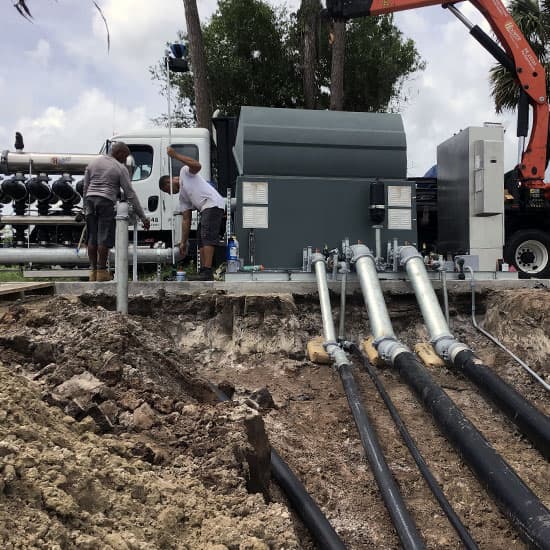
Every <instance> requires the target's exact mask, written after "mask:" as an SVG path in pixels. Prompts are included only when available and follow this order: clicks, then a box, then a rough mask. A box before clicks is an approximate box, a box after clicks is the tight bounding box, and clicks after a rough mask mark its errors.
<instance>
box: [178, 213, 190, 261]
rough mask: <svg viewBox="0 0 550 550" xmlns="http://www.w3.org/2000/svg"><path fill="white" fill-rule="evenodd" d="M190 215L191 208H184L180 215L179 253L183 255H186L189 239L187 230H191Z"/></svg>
mask: <svg viewBox="0 0 550 550" xmlns="http://www.w3.org/2000/svg"><path fill="white" fill-rule="evenodd" d="M192 215H193V210H184V211H183V212H182V216H181V242H180V254H181V255H182V256H183V257H185V256H186V255H187V241H188V240H189V232H190V231H191V218H192Z"/></svg>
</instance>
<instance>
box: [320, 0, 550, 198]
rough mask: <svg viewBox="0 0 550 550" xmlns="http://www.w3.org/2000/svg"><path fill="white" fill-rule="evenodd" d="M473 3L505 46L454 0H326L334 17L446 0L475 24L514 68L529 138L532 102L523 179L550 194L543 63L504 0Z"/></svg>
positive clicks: (521, 124)
mask: <svg viewBox="0 0 550 550" xmlns="http://www.w3.org/2000/svg"><path fill="white" fill-rule="evenodd" d="M471 3H472V4H473V5H474V6H475V7H476V8H477V9H478V10H479V11H480V12H481V13H482V15H483V16H484V17H485V19H486V20H487V22H488V23H489V25H490V26H491V28H492V30H493V32H494V33H495V35H496V37H497V38H498V41H499V42H500V44H501V46H502V47H500V46H499V45H498V44H497V43H496V42H494V41H493V39H492V38H491V37H490V36H488V35H487V34H486V33H485V32H484V31H483V30H482V29H481V28H480V27H478V26H477V25H473V24H472V23H471V22H470V21H468V19H467V18H466V17H465V16H464V15H463V14H462V13H461V12H460V11H459V10H458V9H457V8H456V7H455V5H454V3H448V2H445V1H444V0H443V1H442V0H327V13H328V15H329V16H331V17H333V18H335V19H342V18H343V19H352V18H355V17H364V16H368V15H381V14H384V13H390V12H396V11H404V10H410V9H416V8H420V7H424V6H434V5H441V6H442V7H444V8H448V9H449V10H450V11H452V13H453V14H454V15H456V16H457V17H458V18H459V19H460V20H461V21H462V22H463V23H464V24H465V25H466V26H467V27H468V28H469V29H470V33H471V34H472V36H474V38H476V40H478V42H480V43H481V44H482V45H483V46H484V47H485V48H486V49H487V50H488V51H489V52H490V53H491V54H492V55H493V56H494V57H495V58H496V59H497V61H499V62H500V63H501V64H502V65H503V66H504V67H505V68H506V69H508V70H509V71H510V72H512V73H513V74H514V76H515V78H516V80H517V82H518V85H519V86H520V102H519V106H518V137H520V138H525V137H526V136H527V134H528V114H529V113H528V107H529V105H530V106H531V108H532V113H533V123H532V129H531V136H530V138H529V142H528V144H527V147H526V148H525V149H524V150H523V154H522V156H521V160H520V162H519V164H518V166H517V170H518V175H519V184H520V185H521V186H522V187H525V188H528V189H532V190H534V189H541V191H539V193H544V195H546V198H547V199H549V198H550V185H548V184H545V183H544V181H543V178H544V172H545V170H546V164H547V156H548V152H547V148H548V145H547V144H548V122H549V107H548V99H547V97H546V75H545V71H544V68H543V66H542V64H541V63H540V61H539V59H538V58H537V56H536V55H535V53H534V52H533V50H532V48H531V46H530V45H529V43H528V42H527V39H526V38H525V36H524V35H523V33H522V32H521V31H520V29H519V28H518V26H517V25H516V22H515V21H514V19H513V17H512V16H511V15H510V12H509V11H508V10H507V9H506V7H505V6H504V4H503V3H502V2H501V0H471ZM534 194H536V192H535V193H534ZM541 198H542V197H541Z"/></svg>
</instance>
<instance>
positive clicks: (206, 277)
mask: <svg viewBox="0 0 550 550" xmlns="http://www.w3.org/2000/svg"><path fill="white" fill-rule="evenodd" d="M213 280H214V273H213V272H212V268H211V267H201V268H200V271H199V281H213Z"/></svg>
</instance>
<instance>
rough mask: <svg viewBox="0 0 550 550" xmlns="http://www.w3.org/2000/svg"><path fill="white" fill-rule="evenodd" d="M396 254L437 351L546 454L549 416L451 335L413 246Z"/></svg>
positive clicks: (549, 443) (549, 454)
mask: <svg viewBox="0 0 550 550" xmlns="http://www.w3.org/2000/svg"><path fill="white" fill-rule="evenodd" d="M399 257H400V262H401V265H403V266H404V267H405V269H406V270H407V274H408V276H409V280H410V282H411V284H412V287H413V289H414V293H415V294H416V299H417V301H418V304H419V306H420V310H421V312H422V316H423V317H424V322H425V324H426V327H427V328H428V332H429V334H430V339H431V343H432V345H433V347H434V349H435V351H436V352H437V354H438V355H439V356H440V357H441V358H442V359H443V360H445V361H449V362H451V363H452V364H453V365H454V366H455V367H457V368H459V369H460V370H461V371H462V372H463V373H464V374H465V375H466V376H467V377H468V378H469V379H470V380H471V381H472V382H473V383H474V384H476V386H478V387H479V388H480V390H481V391H482V392H483V393H484V394H485V395H486V396H487V397H488V398H489V399H491V400H492V401H493V402H494V403H495V404H496V405H497V406H498V407H499V408H500V409H501V410H502V411H503V412H504V413H505V414H506V415H507V416H508V417H509V418H510V420H512V422H514V424H516V426H517V427H518V428H519V430H520V432H521V433H522V434H523V435H525V437H527V439H529V441H531V443H532V444H533V445H534V446H535V447H536V448H537V449H538V450H539V451H540V452H541V453H542V455H543V456H544V457H546V458H550V419H549V418H548V417H547V416H546V415H544V414H543V413H542V412H540V411H539V410H538V409H537V408H535V407H534V406H533V405H532V404H531V403H529V402H528V401H527V400H526V399H525V398H524V397H523V396H522V395H520V394H519V393H518V392H517V391H516V390H514V389H513V388H512V387H511V386H509V385H508V384H507V383H506V382H504V380H502V378H500V377H499V376H498V375H497V374H496V373H494V372H493V371H492V370H491V369H489V368H488V367H487V366H486V365H484V364H483V363H482V361H481V360H480V359H478V358H477V357H476V356H475V355H474V353H473V352H472V350H471V349H470V348H469V347H468V346H466V345H465V344H463V343H462V342H459V341H457V340H456V339H455V338H454V336H453V335H452V333H451V332H450V330H449V325H448V324H447V322H446V320H445V317H444V315H443V313H442V311H441V307H440V306H439V302H438V300H437V296H436V295H435V291H434V289H433V287H432V284H431V282H430V280H429V278H428V274H427V272H426V267H425V265H424V261H423V259H422V256H421V255H420V254H419V252H418V251H417V250H416V248H414V247H413V246H404V247H402V248H401V250H400V252H399Z"/></svg>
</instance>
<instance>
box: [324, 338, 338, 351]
mask: <svg viewBox="0 0 550 550" xmlns="http://www.w3.org/2000/svg"><path fill="white" fill-rule="evenodd" d="M329 346H335V347H337V348H338V347H340V346H339V345H338V342H336V341H334V340H329V341H328V342H323V349H324V350H325V351H326V352H327V353H330V352H329V351H328V348H329Z"/></svg>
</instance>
